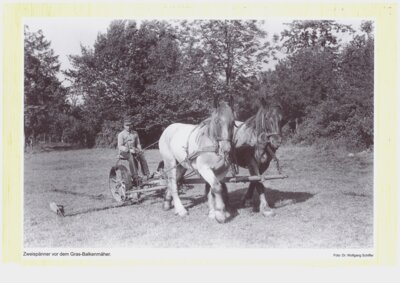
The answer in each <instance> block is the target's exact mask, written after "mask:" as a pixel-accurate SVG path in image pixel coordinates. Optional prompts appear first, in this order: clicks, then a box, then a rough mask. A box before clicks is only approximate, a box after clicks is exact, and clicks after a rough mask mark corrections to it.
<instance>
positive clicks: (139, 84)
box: [24, 20, 374, 149]
mask: <svg viewBox="0 0 400 283" xmlns="http://www.w3.org/2000/svg"><path fill="white" fill-rule="evenodd" d="M264 30H265V28H264V27H263V22H261V21H244V20H243V21H239V20H196V21H169V22H165V21H143V22H141V23H140V24H138V23H137V22H135V21H130V20H117V21H113V22H112V23H110V25H109V27H108V29H107V31H106V32H105V33H99V34H98V36H97V39H96V41H95V43H94V44H93V46H90V47H87V46H81V54H79V55H73V56H72V55H71V56H69V60H70V62H71V65H72V68H70V69H69V70H65V71H60V63H59V60H58V56H57V55H56V54H54V51H53V50H52V48H51V43H50V42H49V41H48V40H47V39H46V38H45V36H44V35H43V33H42V32H41V31H37V32H33V31H30V30H29V27H27V26H25V32H24V47H25V48H24V52H25V53H24V58H25V65H24V75H25V77H24V95H25V108H24V118H25V119H24V121H25V127H24V130H25V137H26V138H29V139H31V140H33V141H37V140H40V139H43V140H51V141H64V142H68V143H74V144H79V145H81V146H85V147H93V146H98V147H114V146H115V145H116V134H117V133H118V131H120V130H121V127H122V120H123V118H124V117H126V116H130V117H131V118H132V119H133V123H134V127H135V128H136V129H137V130H138V131H139V134H140V136H141V139H142V142H143V143H144V144H150V143H152V142H155V141H157V140H158V138H159V136H160V134H161V132H162V130H163V128H165V127H166V126H167V125H169V124H171V123H174V122H183V123H198V122H200V121H201V120H202V119H204V118H205V117H207V116H208V115H209V111H210V105H212V103H211V101H212V100H213V99H214V98H215V97H218V98H224V97H225V96H226V95H228V94H230V95H233V96H234V98H235V103H236V106H235V111H236V113H237V115H238V119H239V120H244V119H246V118H248V117H249V116H251V115H253V114H254V113H255V111H257V109H258V105H259V99H260V98H261V97H264V98H265V99H266V100H267V101H269V102H270V103H272V102H274V103H275V102H279V103H280V104H281V105H282V106H283V109H284V112H285V119H286V122H287V123H286V126H285V127H284V130H285V135H286V136H287V137H289V138H290V139H291V140H292V141H293V142H302V143H308V144H312V143H316V142H325V141H329V142H332V143H333V144H341V145H345V146H346V147H349V148H359V149H364V148H370V147H372V146H373V89H374V37H373V24H372V22H369V21H366V22H363V23H362V24H361V25H360V27H357V30H355V29H354V27H352V26H349V25H344V24H340V23H337V22H335V21H330V20H329V21H328V20H322V21H312V20H308V21H293V22H291V23H289V24H287V25H286V29H285V30H284V31H283V32H282V33H281V34H280V35H274V36H273V37H272V40H268V38H267V33H266V32H265V31H264ZM342 36H346V37H347V38H349V40H348V41H347V42H345V43H343V42H342V41H340V40H339V39H340V38H341V37H342ZM271 60H276V65H275V68H274V69H270V70H265V66H266V65H267V64H268V62H270V61H271ZM60 72H62V75H63V76H64V77H65V78H67V79H68V81H69V84H68V86H65V84H64V85H63V84H62V83H61V81H60V79H59V77H60Z"/></svg>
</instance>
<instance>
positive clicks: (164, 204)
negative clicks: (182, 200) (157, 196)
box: [162, 201, 172, 211]
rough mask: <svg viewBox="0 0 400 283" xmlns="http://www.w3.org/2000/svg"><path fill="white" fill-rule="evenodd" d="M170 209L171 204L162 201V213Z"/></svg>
mask: <svg viewBox="0 0 400 283" xmlns="http://www.w3.org/2000/svg"><path fill="white" fill-rule="evenodd" d="M171 208H172V205H171V202H170V201H164V202H163V206H162V209H163V210H164V211H167V210H170V209H171Z"/></svg>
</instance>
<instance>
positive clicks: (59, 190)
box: [50, 186, 107, 200]
mask: <svg viewBox="0 0 400 283" xmlns="http://www.w3.org/2000/svg"><path fill="white" fill-rule="evenodd" d="M50 191H51V192H56V193H61V194H65V195H73V196H79V197H87V198H90V199H94V200H106V199H107V198H106V196H105V195H103V194H99V195H91V194H88V193H81V192H72V191H68V190H61V189H57V188H55V187H54V186H53V189H52V190H50Z"/></svg>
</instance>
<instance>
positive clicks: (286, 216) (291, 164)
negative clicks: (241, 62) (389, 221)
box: [24, 146, 374, 248]
mask: <svg viewBox="0 0 400 283" xmlns="http://www.w3.org/2000/svg"><path fill="white" fill-rule="evenodd" d="M146 156H147V159H148V162H149V166H150V169H151V170H152V171H154V170H155V169H156V168H157V165H158V162H159V161H160V156H159V153H158V151H157V150H149V151H147V152H146ZM278 157H279V158H280V159H281V164H282V165H283V170H284V172H285V174H287V175H289V178H288V179H284V180H274V181H270V182H268V183H267V184H266V187H267V188H266V194H267V197H268V203H269V205H270V206H271V207H273V208H274V209H275V212H276V216H275V217H264V216H262V215H261V214H260V213H258V212H257V210H258V209H257V202H258V198H257V196H256V195H255V196H254V198H253V202H254V204H255V206H254V207H245V208H243V207H241V206H240V199H241V197H242V196H243V194H244V192H245V190H246V185H245V184H228V189H229V192H230V201H231V205H232V207H233V209H234V210H235V211H236V212H237V213H236V214H235V216H234V217H233V218H232V219H231V220H230V221H229V222H228V223H225V224H218V223H216V222H215V221H214V220H210V219H208V217H207V212H208V208H207V201H206V198H205V196H204V186H202V185H195V186H193V187H192V188H191V189H188V190H186V191H185V192H184V193H183V194H182V201H183V204H184V205H185V206H186V207H187V208H188V209H189V215H188V216H187V217H184V218H180V217H178V216H176V215H174V212H173V210H171V211H163V210H162V209H161V206H162V193H161V192H155V193H148V194H145V195H144V199H143V201H142V202H141V203H140V204H137V203H127V204H125V205H123V206H121V205H118V204H117V203H116V202H115V201H114V200H113V199H112V197H111V194H110V193H109V191H108V173H109V170H110V168H111V166H113V165H114V164H115V162H116V152H115V150H109V149H92V150H86V149H85V150H71V151H56V152H46V153H36V154H25V176H24V178H25V179H24V245H25V247H236V248H243V247H247V248H256V247H257V248H371V247H372V246H373V195H374V194H373V154H372V153H363V154H355V155H354V156H351V157H349V156H348V153H347V152H344V151H322V150H318V149H315V148H312V147H298V146H286V147H282V148H281V149H279V150H278ZM276 173H277V172H276V169H275V166H274V164H271V168H270V171H269V172H268V174H276ZM240 174H241V175H242V174H243V175H247V172H246V170H243V169H242V170H241V172H240ZM50 202H56V203H58V204H62V205H64V207H65V214H66V217H64V218H62V217H58V216H57V215H56V214H54V213H52V212H51V210H50V208H49V203H50Z"/></svg>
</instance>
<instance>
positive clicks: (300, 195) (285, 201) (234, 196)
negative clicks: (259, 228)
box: [229, 188, 314, 208]
mask: <svg viewBox="0 0 400 283" xmlns="http://www.w3.org/2000/svg"><path fill="white" fill-rule="evenodd" d="M246 190H247V188H243V189H239V190H236V191H234V192H231V193H230V194H229V199H230V202H231V204H232V205H234V206H235V207H240V206H241V200H242V198H243V196H244V194H245V193H246ZM264 192H265V194H266V198H267V202H268V205H269V206H270V207H271V208H279V207H283V206H286V205H291V204H295V203H300V202H305V201H307V200H308V199H310V198H312V197H313V196H314V194H311V193H308V192H285V191H278V190H273V189H271V188H265V190H264ZM256 195H257V193H254V195H253V200H255V201H256V203H254V206H255V207H258V205H259V199H258V197H256Z"/></svg>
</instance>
